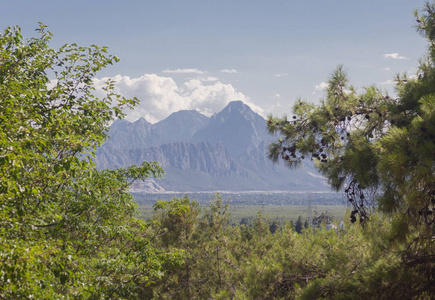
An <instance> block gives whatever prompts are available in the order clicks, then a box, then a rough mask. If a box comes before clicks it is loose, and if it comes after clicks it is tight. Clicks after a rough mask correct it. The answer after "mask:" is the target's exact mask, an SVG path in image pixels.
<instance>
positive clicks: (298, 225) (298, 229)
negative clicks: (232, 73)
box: [295, 216, 304, 233]
mask: <svg viewBox="0 0 435 300" xmlns="http://www.w3.org/2000/svg"><path fill="white" fill-rule="evenodd" d="M303 228H304V224H303V223H302V217H301V216H299V217H298V219H297V221H296V224H295V231H296V232H297V233H301V232H302V229H303Z"/></svg>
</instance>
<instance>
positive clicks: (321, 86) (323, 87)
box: [315, 81, 329, 91]
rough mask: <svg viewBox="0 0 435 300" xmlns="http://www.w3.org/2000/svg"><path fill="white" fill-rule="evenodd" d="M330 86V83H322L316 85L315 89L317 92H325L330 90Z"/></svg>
mask: <svg viewBox="0 0 435 300" xmlns="http://www.w3.org/2000/svg"><path fill="white" fill-rule="evenodd" d="M328 86H329V83H327V82H323V81H322V82H321V83H319V84H316V87H315V89H316V91H323V90H326V89H327V88H328Z"/></svg>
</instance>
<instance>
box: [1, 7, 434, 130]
mask: <svg viewBox="0 0 435 300" xmlns="http://www.w3.org/2000/svg"><path fill="white" fill-rule="evenodd" d="M423 3H424V1H423V0H422V1H420V0H412V1H411V0H377V1H371V0H365V1H356V0H355V1H354V0H322V1H320V0H311V1H300V0H299V1H292V0H287V1H273V0H270V1H255V0H249V1H237V0H231V1H227V0H198V1H182V0H177V1H176V0H174V1H167V0H158V1H110V0H109V1H108V0H106V1H89V0H87V1H44V0H42V1H21V0H15V1H5V3H2V9H1V10H0V27H1V28H2V29H4V28H6V27H7V26H11V25H19V26H20V27H21V28H22V30H23V33H24V35H26V36H31V35H34V29H35V28H36V27H37V22H38V21H41V22H43V23H44V24H46V25H49V29H50V31H52V32H53V33H54V39H53V42H52V46H53V47H59V46H60V45H62V44H65V43H78V44H80V45H90V44H98V45H105V46H108V47H109V50H110V53H112V54H116V55H117V56H118V57H119V58H120V59H121V61H120V62H119V63H118V64H116V65H115V66H113V67H110V68H108V69H106V70H104V71H103V72H101V73H100V74H99V78H98V79H97V80H96V85H97V86H100V85H101V84H102V81H103V80H104V78H105V77H109V76H110V77H115V79H116V80H117V81H118V85H117V89H118V91H119V92H120V93H122V94H124V95H125V96H127V97H130V96H136V97H138V98H139V99H141V101H142V104H141V105H140V107H138V109H136V110H135V111H134V112H130V113H129V116H128V119H129V120H131V121H132V120H135V119H137V118H139V117H141V116H143V117H145V118H146V119H147V120H148V121H151V122H156V121H158V120H161V119H162V118H165V117H166V116H168V115H169V114H170V113H171V112H174V111H177V110H179V109H197V110H199V111H201V112H202V113H205V114H208V115H210V114H213V113H215V112H217V111H219V110H220V109H222V108H223V107H224V106H225V105H226V104H227V103H228V102H229V101H231V100H238V99H240V100H243V101H245V102H246V103H248V104H249V105H251V106H252V107H253V108H254V109H255V110H256V111H257V112H259V113H261V114H263V115H266V114H267V113H269V112H272V113H274V114H277V115H281V114H284V113H290V112H291V105H292V104H293V103H294V101H295V100H296V99H297V98H298V97H301V98H302V99H305V100H308V101H312V102H315V101H318V100H319V99H321V98H322V97H323V96H324V92H323V91H322V87H324V82H326V81H327V79H328V76H329V75H330V74H331V72H332V71H333V70H334V68H335V67H336V66H337V65H338V64H343V65H344V66H345V69H346V70H347V72H348V74H349V78H350V80H351V82H352V83H353V84H354V85H355V86H356V87H357V88H362V87H364V86H367V85H370V84H376V85H377V86H379V87H380V88H382V89H384V90H386V91H389V92H390V93H393V87H394V85H393V84H391V83H390V81H389V80H391V79H392V78H393V77H394V75H395V74H396V73H398V72H407V73H408V74H413V73H414V72H415V71H416V66H417V60H418V58H420V57H421V56H422V55H423V54H424V52H425V49H426V43H425V40H424V38H422V37H420V36H419V35H418V34H417V33H416V31H415V29H414V27H413V26H414V17H413V16H412V10H414V9H420V8H421V7H422V6H423ZM322 82H323V84H322Z"/></svg>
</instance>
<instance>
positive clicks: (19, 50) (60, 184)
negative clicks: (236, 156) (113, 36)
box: [0, 24, 176, 299]
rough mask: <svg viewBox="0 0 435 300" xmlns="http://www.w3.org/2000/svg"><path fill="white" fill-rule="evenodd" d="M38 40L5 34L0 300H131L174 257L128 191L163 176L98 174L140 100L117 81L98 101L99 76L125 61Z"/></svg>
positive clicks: (0, 84) (0, 110)
mask: <svg viewBox="0 0 435 300" xmlns="http://www.w3.org/2000/svg"><path fill="white" fill-rule="evenodd" d="M37 31H38V34H39V36H38V37H34V38H30V39H23V37H22V36H21V31H20V28H18V27H13V28H10V27H9V28H7V29H6V30H5V31H4V33H3V34H1V35H0V178H1V180H0V298H2V299H24V298H26V299H30V298H35V299H59V298H77V299H81V298H129V297H133V296H134V295H138V294H140V291H141V289H143V288H144V287H146V286H147V285H149V284H150V283H152V282H153V281H154V280H156V279H157V278H159V277H161V274H162V271H163V267H162V264H163V262H165V261H166V260H167V259H169V258H166V256H167V255H165V254H164V253H160V252H159V251H157V250H156V249H155V248H153V247H152V245H151V240H152V238H151V237H148V236H147V235H145V234H144V233H145V230H146V228H147V224H146V223H145V222H144V221H142V220H139V219H136V218H135V215H136V205H135V204H134V202H133V201H132V197H131V196H130V194H128V188H129V186H130V185H131V183H132V182H133V181H134V180H136V179H145V178H146V177H148V176H160V175H161V174H162V170H161V168H160V167H159V166H158V165H156V164H155V163H143V164H142V165H141V166H139V167H137V166H132V167H130V168H128V169H120V170H104V171H97V170H96V167H95V165H94V164H93V162H92V156H93V155H94V154H93V151H94V150H95V149H96V147H98V146H99V145H101V143H103V142H104V140H105V139H106V133H105V132H106V130H107V128H108V125H109V123H110V122H111V121H112V120H113V119H114V118H121V117H123V115H124V114H123V109H125V108H129V107H133V106H134V105H136V104H137V103H138V100H137V99H132V100H129V99H124V98H122V97H120V96H119V95H117V94H115V93H114V92H113V88H114V85H113V82H111V81H110V80H109V81H108V82H107V84H106V86H105V91H106V96H105V97H104V98H103V99H98V98H96V97H94V96H93V94H92V92H93V90H94V88H93V81H92V78H93V77H94V76H95V74H96V72H98V71H99V70H100V69H102V68H104V67H106V66H107V65H110V64H112V63H113V62H115V61H118V58H117V57H116V56H111V55H108V54H107V49H106V48H105V47H99V46H95V45H92V46H90V47H79V46H77V45H75V44H71V45H64V46H62V47H61V48H60V49H59V50H55V49H52V48H50V46H49V42H50V39H51V37H52V34H51V33H50V32H48V31H46V26H44V25H42V24H41V25H40V27H39V28H38V29H37ZM175 258H176V256H174V259H175ZM174 261H175V260H174Z"/></svg>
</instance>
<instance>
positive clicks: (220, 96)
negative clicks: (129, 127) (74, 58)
mask: <svg viewBox="0 0 435 300" xmlns="http://www.w3.org/2000/svg"><path fill="white" fill-rule="evenodd" d="M107 79H108V78H102V79H94V83H95V87H96V96H100V97H102V96H104V94H103V91H102V87H103V86H104V82H105V81H106V80H107ZM208 79H214V78H199V79H187V80H186V81H184V82H182V83H181V84H178V83H177V82H175V80H174V79H172V78H171V77H161V76H158V75H156V74H145V75H143V76H141V77H138V78H130V77H129V76H121V75H117V76H115V77H113V80H115V81H116V83H115V92H117V93H119V94H121V95H122V96H124V97H126V98H133V97H137V98H138V99H139V100H140V101H141V102H140V104H139V105H138V106H137V107H136V108H135V109H134V110H133V111H126V113H127V117H126V119H127V120H129V121H135V120H137V119H139V118H140V117H144V118H145V119H146V120H148V121H149V122H151V123H155V122H158V121H160V120H162V119H164V118H166V117H168V116H169V115H170V114H171V113H173V112H176V111H179V110H183V109H186V110H191V109H194V110H197V111H199V112H200V113H202V114H205V115H208V116H210V115H212V114H213V113H216V112H219V111H221V110H222V109H223V108H224V107H225V106H226V105H227V104H228V103H229V102H230V101H234V100H241V101H243V102H244V103H246V104H247V105H249V106H250V107H251V108H252V110H254V111H255V112H257V113H259V114H264V110H263V109H261V108H260V107H259V106H257V105H255V104H253V103H252V101H251V99H250V98H249V97H247V96H246V95H244V94H243V93H241V92H239V91H237V90H236V89H235V88H234V87H233V86H232V85H231V84H224V83H222V82H220V81H218V80H208Z"/></svg>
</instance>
